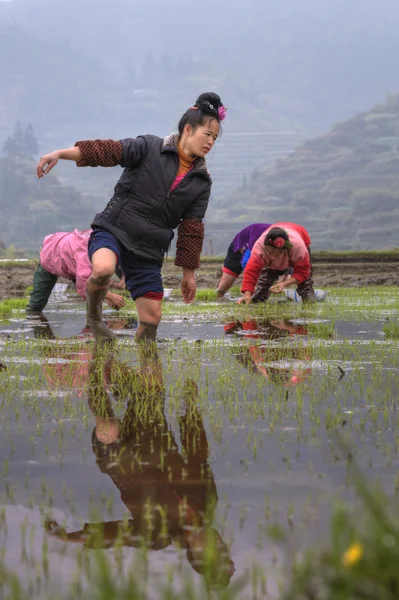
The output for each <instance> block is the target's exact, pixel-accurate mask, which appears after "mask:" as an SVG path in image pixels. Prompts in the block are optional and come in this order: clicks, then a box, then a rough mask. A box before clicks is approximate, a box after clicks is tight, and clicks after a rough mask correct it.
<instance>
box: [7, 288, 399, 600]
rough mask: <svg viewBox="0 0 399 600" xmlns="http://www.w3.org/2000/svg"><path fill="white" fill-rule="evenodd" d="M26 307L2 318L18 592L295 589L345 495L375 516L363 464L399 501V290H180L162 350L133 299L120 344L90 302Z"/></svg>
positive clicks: (273, 593) (168, 308)
mask: <svg viewBox="0 0 399 600" xmlns="http://www.w3.org/2000/svg"><path fill="white" fill-rule="evenodd" d="M175 295H176V294H175ZM18 302H19V303H20V304H21V303H22V302H23V301H22V300H19V301H16V304H15V306H16V307H15V308H13V307H12V305H10V307H9V310H8V311H7V312H6V313H4V315H5V316H4V317H3V320H2V321H1V322H0V363H1V367H0V368H1V371H0V402H1V413H0V431H1V438H0V470H1V481H2V485H1V490H0V547H1V554H0V598H13V599H14V598H25V597H26V598H28V597H29V598H52V599H54V598H60V599H61V598H62V599H65V598H104V599H105V598H126V599H127V598H132V599H133V598H134V599H136V598H171V597H172V596H173V597H174V598H176V599H177V598H206V597H210V598H214V597H215V598H217V597H220V598H240V599H241V598H245V599H261V598H268V597H270V598H279V597H280V594H281V593H283V592H282V589H283V588H284V585H285V583H286V581H287V579H288V577H289V572H290V567H289V564H290V560H291V559H292V557H293V555H294V553H299V554H301V553H303V552H304V551H305V550H306V549H307V548H309V547H317V546H318V545H319V544H323V542H324V541H325V540H326V539H327V537H328V529H329V523H330V517H331V514H332V512H333V509H334V507H335V506H336V503H337V502H344V503H348V505H350V506H351V507H352V508H353V511H354V513H356V510H357V509H358V506H359V500H358V498H357V493H356V489H355V486H354V485H353V477H354V469H355V468H356V469H357V468H358V467H360V469H361V470H362V472H363V473H364V474H365V477H366V479H367V481H368V482H369V483H370V484H372V485H377V484H378V485H380V486H381V487H382V489H383V490H384V491H385V492H386V494H387V497H388V498H389V499H392V501H394V499H395V497H396V494H397V491H398V489H399V459H398V412H397V401H398V363H399V353H398V345H399V321H398V314H399V297H398V293H397V288H396V287H374V288H360V289H346V290H343V289H335V290H334V289H333V290H331V292H330V295H329V297H328V301H327V302H321V303H318V304H317V305H314V306H303V305H301V304H295V303H290V302H271V303H270V304H265V305H263V306H259V305H256V306H248V307H243V306H237V305H235V304H234V303H233V302H228V301H226V302H223V303H218V302H196V303H194V304H193V305H192V306H186V305H184V304H182V303H181V302H179V301H178V300H176V301H171V302H165V303H164V316H163V320H162V323H161V325H160V327H159V332H158V342H157V345H156V348H151V349H150V350H148V351H146V350H143V349H140V348H138V347H137V345H136V344H135V342H134V334H135V329H136V327H137V321H136V319H135V311H134V304H133V303H132V302H129V303H128V306H127V307H126V308H125V309H124V310H123V311H121V312H120V313H115V312H113V311H105V315H106V319H107V320H108V322H109V325H110V326H111V327H112V329H113V330H114V332H115V333H116V342H115V344H113V345H112V346H106V347H101V348H98V347H95V344H94V340H93V337H92V335H91V332H90V330H89V329H88V328H87V327H86V323H85V306H84V304H83V303H81V302H80V303H77V302H75V301H74V300H65V299H62V298H61V299H60V300H58V301H56V302H53V303H51V304H49V305H48V307H47V309H46V310H45V312H44V314H43V316H40V317H39V316H38V317H29V318H28V317H27V316H26V314H25V312H24V311H23V309H22V308H18V306H20V305H18ZM343 445H345V448H347V449H349V451H343V449H342V448H343ZM277 526H278V527H279V528H280V529H282V530H283V531H284V532H285V539H284V540H281V539H279V540H277V539H276V535H275V534H274V535H273V533H275V532H276V527H277ZM279 537H281V536H279Z"/></svg>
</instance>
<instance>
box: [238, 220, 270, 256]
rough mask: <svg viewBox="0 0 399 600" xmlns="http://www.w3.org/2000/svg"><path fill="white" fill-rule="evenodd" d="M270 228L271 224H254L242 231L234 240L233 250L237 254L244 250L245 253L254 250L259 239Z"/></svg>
mask: <svg viewBox="0 0 399 600" xmlns="http://www.w3.org/2000/svg"><path fill="white" fill-rule="evenodd" d="M269 227H270V224H269V223H253V224H252V225H248V227H244V229H241V231H239V232H238V233H237V235H236V236H235V238H234V240H233V250H234V252H237V251H238V250H240V248H242V249H243V250H244V252H245V251H246V250H252V248H253V247H254V244H255V242H256V240H257V239H258V238H260V236H261V235H262V233H263V232H264V231H266V229H268V228H269Z"/></svg>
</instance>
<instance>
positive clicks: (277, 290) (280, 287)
mask: <svg viewBox="0 0 399 600" xmlns="http://www.w3.org/2000/svg"><path fill="white" fill-rule="evenodd" d="M285 287H286V284H285V282H284V281H279V282H278V283H276V284H275V285H273V286H272V287H271V288H270V291H271V292H273V294H281V292H282V291H283V290H284V288H285Z"/></svg>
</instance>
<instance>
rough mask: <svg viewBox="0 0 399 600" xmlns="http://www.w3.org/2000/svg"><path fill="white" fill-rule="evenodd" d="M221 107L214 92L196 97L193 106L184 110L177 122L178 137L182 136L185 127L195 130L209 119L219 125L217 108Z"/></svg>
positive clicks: (221, 104) (218, 98)
mask: <svg viewBox="0 0 399 600" xmlns="http://www.w3.org/2000/svg"><path fill="white" fill-rule="evenodd" d="M221 106H223V103H222V101H221V99H220V96H218V94H215V93H214V92H206V93H205V94H201V95H200V96H198V98H197V100H196V102H195V104H194V105H193V106H192V107H191V108H189V109H188V110H186V112H185V113H184V115H183V116H182V118H181V119H180V121H179V126H178V128H179V136H180V137H181V136H182V135H183V130H184V128H185V126H186V125H191V127H192V128H193V129H194V130H195V129H197V127H199V126H200V125H204V124H205V123H206V121H207V120H210V119H215V120H216V121H217V122H218V123H219V125H220V117H219V108H220V107H221Z"/></svg>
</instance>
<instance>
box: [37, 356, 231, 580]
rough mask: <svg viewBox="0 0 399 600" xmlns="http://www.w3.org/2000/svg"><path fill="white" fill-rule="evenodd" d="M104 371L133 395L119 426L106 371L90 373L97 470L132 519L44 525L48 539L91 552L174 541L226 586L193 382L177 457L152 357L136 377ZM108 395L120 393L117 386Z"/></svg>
mask: <svg viewBox="0 0 399 600" xmlns="http://www.w3.org/2000/svg"><path fill="white" fill-rule="evenodd" d="M107 368H108V370H109V372H110V380H111V381H112V382H114V381H115V380H116V379H119V380H120V381H122V380H123V387H124V389H125V392H126V390H127V388H128V387H130V389H133V393H132V394H130V399H129V402H128V406H127V409H126V412H125V415H124V417H123V420H122V421H120V420H119V419H117V418H115V416H114V413H113V409H112V405H111V402H110V399H109V397H108V395H107V390H106V386H105V385H104V384H103V380H104V371H103V370H101V369H98V368H96V369H95V371H94V373H95V378H94V379H92V381H91V389H90V408H91V410H92V412H93V413H94V415H95V416H96V427H95V429H94V431H93V436H92V444H93V451H94V453H95V455H96V461H97V465H98V466H99V468H100V469H101V471H102V472H103V473H104V474H106V475H108V476H109V477H110V478H111V479H112V481H113V482H114V484H115V485H116V487H117V488H118V489H119V491H120V493H121V499H122V501H123V503H124V504H125V505H126V507H127V508H128V510H129V512H130V514H131V516H132V518H131V519H130V520H128V521H121V520H119V521H108V522H102V523H85V525H84V527H83V529H82V530H79V531H74V532H71V533H66V531H65V530H64V529H62V528H61V527H60V526H59V525H58V524H57V523H55V522H47V531H48V533H49V534H50V535H52V536H54V537H57V538H58V539H60V540H62V541H65V542H75V543H81V544H83V545H85V546H86V547H90V548H98V547H102V548H110V547H112V546H113V545H114V544H118V543H119V544H121V545H124V546H130V547H141V546H143V545H145V546H147V547H148V548H150V549H153V550H159V549H163V548H166V547H168V546H169V545H170V544H171V543H173V542H176V543H178V544H179V545H180V546H182V547H183V548H185V549H186V551H187V559H188V561H189V563H190V564H191V566H192V567H193V569H194V570H195V571H197V572H198V573H200V574H202V575H203V576H204V577H205V579H206V580H207V582H208V583H209V584H210V585H215V586H218V587H225V586H226V585H227V584H228V583H229V581H230V578H231V576H232V574H233V572H234V564H233V562H232V561H231V559H230V557H229V555H228V551H227V547H226V545H225V544H224V542H223V540H222V538H221V537H220V535H219V533H218V532H217V531H216V530H215V529H214V528H212V527H211V526H210V525H211V522H212V518H213V512H214V508H215V504H216V502H217V492H216V486H215V481H214V478H213V474H212V470H211V468H210V466H209V464H208V442H207V438H206V433H205V429H204V425H203V421H202V416H201V415H200V413H199V412H198V411H197V410H196V408H195V402H196V400H197V388H196V384H195V383H194V382H192V381H187V382H186V384H185V389H184V398H185V404H186V413H185V415H184V416H183V417H181V419H180V438H181V443H182V447H183V454H181V453H180V452H179V448H178V445H177V443H176V442H175V439H174V436H173V433H172V431H171V429H170V428H169V426H168V423H167V421H166V418H165V415H164V387H163V383H162V371H161V364H160V362H159V361H158V359H157V358H156V357H154V355H153V357H152V358H150V359H145V360H144V361H142V365H141V369H140V371H141V373H140V374H138V375H137V374H134V372H133V373H132V371H133V370H132V369H131V368H130V367H126V366H124V365H112V366H111V368H110V369H109V367H107ZM118 370H119V373H117V372H118ZM105 379H106V377H105ZM114 393H115V394H119V393H122V391H121V390H120V389H118V385H116V387H115V390H114Z"/></svg>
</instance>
